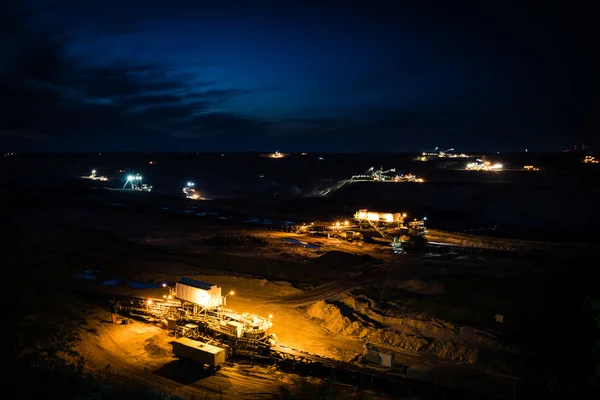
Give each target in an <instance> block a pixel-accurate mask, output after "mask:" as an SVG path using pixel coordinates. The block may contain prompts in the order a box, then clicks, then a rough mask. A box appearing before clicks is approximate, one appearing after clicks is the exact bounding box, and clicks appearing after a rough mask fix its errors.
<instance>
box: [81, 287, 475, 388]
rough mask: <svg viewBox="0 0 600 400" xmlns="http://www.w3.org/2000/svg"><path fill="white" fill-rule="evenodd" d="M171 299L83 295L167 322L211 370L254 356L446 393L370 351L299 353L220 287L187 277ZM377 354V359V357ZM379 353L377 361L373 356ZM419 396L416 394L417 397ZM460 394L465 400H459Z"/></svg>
mask: <svg viewBox="0 0 600 400" xmlns="http://www.w3.org/2000/svg"><path fill="white" fill-rule="evenodd" d="M163 286H164V287H165V288H168V289H169V291H170V293H171V295H169V296H167V295H165V296H163V298H162V299H157V298H150V299H149V298H144V297H138V296H124V295H115V294H109V293H104V292H101V291H89V290H85V291H81V292H80V294H81V295H82V296H86V297H90V298H91V300H94V301H95V302H99V303H101V304H104V305H105V306H106V307H107V308H108V309H109V310H110V311H111V312H112V313H113V314H117V313H120V314H125V315H129V316H132V317H137V318H142V319H145V320H146V321H148V322H152V323H154V322H157V321H164V322H166V326H167V329H168V330H169V331H172V332H174V334H175V336H176V338H175V341H174V342H173V353H174V354H175V355H176V356H177V357H180V358H184V359H187V360H192V361H195V362H196V363H200V364H204V365H205V366H207V367H208V368H209V369H215V368H218V367H219V366H220V365H221V364H222V363H223V362H225V360H226V359H227V358H230V357H232V356H234V355H235V356H237V357H242V358H244V357H246V358H247V357H249V358H251V360H253V361H257V362H259V361H260V362H265V363H268V364H271V365H274V366H275V367H276V368H277V369H281V370H285V371H289V372H300V373H308V374H316V375H315V376H324V377H327V376H330V375H331V373H335V374H337V375H338V377H342V375H344V376H346V377H347V379H348V382H349V383H357V384H360V383H358V382H364V381H365V379H366V380H367V381H370V382H373V381H374V380H378V381H381V382H387V383H390V384H393V385H394V387H395V388H396V389H399V388H404V389H406V390H407V393H415V394H417V393H421V394H423V395H429V394H434V393H435V394H437V393H439V390H440V389H441V388H439V387H437V386H436V385H434V384H432V383H431V382H428V381H423V380H420V379H415V378H413V377H411V374H410V371H411V368H410V367H409V366H407V365H404V364H396V363H395V362H393V361H392V362H391V363H384V362H380V361H377V360H375V361H374V359H375V358H376V359H379V358H382V357H381V355H382V354H383V355H386V353H385V352H377V351H376V350H377V349H374V348H367V347H365V348H366V351H365V354H364V355H363V356H360V357H358V358H356V359H355V360H353V361H350V362H343V361H340V360H334V359H331V358H327V357H322V356H319V355H317V354H310V353H308V352H305V351H302V350H298V349H293V348H290V347H287V346H285V345H284V344H282V343H281V342H280V341H279V340H278V339H277V337H276V336H275V335H274V334H269V333H268V331H269V329H270V328H271V327H272V326H273V324H272V322H271V319H270V316H269V317H268V318H264V317H260V316H258V315H254V314H250V313H238V312H236V311H234V310H232V309H229V308H226V299H227V296H229V295H233V294H234V293H233V292H229V293H228V294H227V295H225V296H222V294H221V288H220V287H219V286H217V285H213V284H210V283H206V282H202V281H197V280H194V279H188V278H182V279H180V280H179V281H178V282H177V283H176V286H175V288H171V287H169V286H167V285H166V284H164V285H163ZM374 352H375V353H377V354H375V353H374ZM373 354H375V357H373ZM415 391H416V392H415ZM453 392H454V390H453V389H450V388H444V390H443V393H444V394H445V395H449V397H447V398H461V399H468V398H473V397H471V396H469V394H466V393H464V392H462V391H461V392H459V393H453ZM455 394H458V396H459V397H453V396H454V395H455Z"/></svg>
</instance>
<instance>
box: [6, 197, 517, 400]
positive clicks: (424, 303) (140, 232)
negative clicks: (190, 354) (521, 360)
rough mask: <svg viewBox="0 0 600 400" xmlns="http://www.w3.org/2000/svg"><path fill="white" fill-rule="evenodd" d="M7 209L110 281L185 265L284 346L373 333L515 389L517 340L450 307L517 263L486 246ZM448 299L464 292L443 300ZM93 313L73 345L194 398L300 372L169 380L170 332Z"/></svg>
mask: <svg viewBox="0 0 600 400" xmlns="http://www.w3.org/2000/svg"><path fill="white" fill-rule="evenodd" d="M14 218H16V219H18V220H19V221H20V223H21V224H22V226H23V227H24V228H25V229H29V230H30V231H31V233H32V234H35V235H51V236H52V237H53V239H54V240H55V241H57V242H58V243H61V245H64V246H67V247H69V248H72V249H76V250H77V252H78V253H77V254H78V257H80V263H81V265H82V270H83V269H97V270H100V271H101V274H102V276H104V277H106V278H107V279H109V278H114V277H121V278H125V279H128V280H131V281H136V282H159V281H168V282H175V281H176V280H178V279H179V278H181V277H184V276H186V277H190V278H194V279H199V280H203V281H208V282H211V283H213V284H217V285H219V286H221V287H222V290H223V293H227V292H229V291H230V290H234V291H235V295H233V296H229V297H228V298H227V306H228V307H230V308H232V309H234V310H236V311H239V312H251V313H256V314H259V315H263V316H266V315H272V316H273V323H274V326H273V328H272V333H275V334H276V335H277V337H278V338H279V339H280V340H281V341H282V343H284V344H285V345H286V346H288V347H292V348H296V349H302V350H305V351H308V352H309V353H314V354H319V355H322V356H326V357H332V358H336V359H341V360H349V359H351V358H352V357H354V356H355V355H356V354H360V353H362V351H363V345H364V344H365V343H367V342H370V343H375V344H377V345H379V346H381V347H384V348H388V349H390V350H392V351H394V352H396V362H397V363H403V364H406V365H409V366H411V367H418V368H419V369H421V370H427V371H429V374H430V376H432V377H434V378H435V380H436V381H438V382H439V383H440V384H444V385H450V386H464V387H468V388H469V389H475V390H479V391H482V392H485V393H494V394H496V395H497V396H498V397H503V398H510V397H511V396H512V391H513V386H514V382H515V380H516V379H518V378H517V377H516V376H512V375H510V371H511V367H510V362H511V360H512V359H513V358H515V357H517V356H518V355H519V354H520V349H518V348H517V347H516V346H512V345H511V344H510V343H506V342H505V340H503V337H502V332H501V330H502V326H500V325H498V324H497V323H496V322H495V320H494V317H495V313H494V310H493V309H492V308H489V309H482V310H481V312H480V313H479V314H477V315H476V316H475V317H477V318H475V317H474V316H473V315H471V314H473V313H464V314H459V313H458V311H456V310H462V308H460V307H463V308H464V307H475V306H477V304H475V303H477V302H479V303H485V302H481V301H480V299H478V298H476V297H475V298H473V300H474V302H475V303H473V304H472V303H470V299H469V293H474V290H475V289H474V288H475V287H477V285H480V284H481V282H480V281H474V280H472V278H469V279H471V280H465V279H464V276H471V277H472V276H477V277H484V278H485V279H488V278H490V277H494V278H497V277H503V278H508V277H510V276H513V275H514V271H513V269H512V268H508V267H507V268H502V267H500V268H499V267H498V263H491V262H490V260H489V259H486V258H485V257H479V258H472V259H470V260H469V262H468V263H461V262H460V261H456V260H455V261H454V262H452V263H442V262H437V261H436V260H432V259H428V258H424V257H420V256H417V257H415V256H410V255H397V254H394V253H393V252H392V251H391V250H390V249H388V248H385V247H383V246H378V245H373V244H366V245H357V244H355V243H349V242H345V241H340V240H329V239H323V238H308V237H303V236H301V235H296V234H290V233H283V232H277V231H271V230H264V229H258V228H248V227H240V226H239V225H236V224H232V223H229V222H228V221H218V220H214V219H213V220H208V219H205V220H203V219H192V218H186V216H182V215H168V214H164V213H154V214H153V213H148V212H141V211H140V212H136V211H132V210H129V209H119V208H90V207H86V206H85V205H79V206H73V207H64V208H60V209H56V208H53V209H30V210H28V211H27V212H23V213H21V214H15V215H14ZM287 239H296V240H299V241H301V242H302V243H305V244H308V245H311V246H303V245H298V244H294V243H291V242H288V241H287ZM312 247H316V248H312ZM484 278H481V279H484ZM457 282H460V283H461V285H462V286H461V285H459V284H458V283H457ZM463 282H467V283H463ZM81 285H82V287H85V285H88V286H93V287H94V289H95V290H98V289H101V290H104V291H108V292H111V291H112V292H116V293H121V294H135V295H137V296H145V297H146V296H147V297H150V298H161V297H162V296H163V295H164V294H165V293H166V292H165V290H166V289H132V288H130V287H128V286H127V285H125V284H123V285H119V286H114V287H113V286H103V285H98V282H97V281H91V282H82V283H81ZM469 285H474V286H469ZM455 297H460V299H459V300H460V301H459V303H457V304H454V303H450V302H449V301H450V300H455ZM457 301H458V300H457ZM461 302H462V303H461ZM467 303H468V304H467ZM92 319H93V321H92V322H93V324H94V326H95V327H96V328H97V332H98V333H97V335H92V334H90V335H88V337H86V339H85V340H84V341H83V342H82V344H81V348H80V350H81V352H82V354H83V356H84V357H85V359H86V361H87V362H88V366H89V368H90V369H92V370H94V371H95V372H96V373H99V374H107V375H110V376H112V375H114V374H115V373H116V374H117V375H119V374H121V375H123V376H130V377H135V379H139V380H142V381H145V380H147V381H152V382H154V383H155V384H156V385H165V386H167V387H169V388H170V389H172V390H177V391H179V392H181V393H184V394H185V393H187V395H194V396H200V395H205V394H206V393H209V394H211V395H215V396H216V395H217V394H219V391H220V392H221V395H223V398H252V397H248V396H251V394H252V396H254V395H256V396H260V395H259V394H258V393H264V394H265V396H267V395H270V396H272V394H273V393H274V391H277V390H278V388H279V387H280V386H282V385H292V386H294V385H295V386H301V385H302V384H303V382H305V381H302V380H301V379H300V378H299V377H298V376H295V375H290V374H284V373H280V372H276V371H273V370H270V369H269V368H265V367H262V366H248V365H243V364H234V363H228V364H227V365H226V366H225V367H224V368H223V369H222V370H221V371H220V372H219V373H217V374H216V375H214V376H210V377H197V379H196V380H192V381H190V382H186V383H177V380H176V379H175V378H174V377H173V375H172V371H171V369H173V368H175V367H165V365H170V364H171V363H173V362H174V360H173V358H172V355H171V353H170V346H169V340H170V337H169V336H168V335H167V334H166V332H165V331H164V330H161V328H159V327H155V326H152V325H148V324H145V323H141V322H134V323H133V324H127V325H112V324H108V323H105V322H103V321H104V320H107V319H108V316H107V315H102V312H100V311H97V312H96V314H93V317H92ZM490 359H493V360H494V362H490ZM507 371H508V372H507ZM111 374H112V375H111ZM169 374H171V375H169ZM113 378H115V377H113ZM115 379H116V378H115ZM474 382H477V384H475V385H474ZM228 396H229V397H228ZM256 398H259V397H256Z"/></svg>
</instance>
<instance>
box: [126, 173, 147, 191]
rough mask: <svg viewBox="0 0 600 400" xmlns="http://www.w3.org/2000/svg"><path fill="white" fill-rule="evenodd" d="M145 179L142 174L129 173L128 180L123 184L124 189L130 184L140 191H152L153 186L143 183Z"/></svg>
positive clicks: (132, 187)
mask: <svg viewBox="0 0 600 400" xmlns="http://www.w3.org/2000/svg"><path fill="white" fill-rule="evenodd" d="M143 180H144V177H143V176H142V175H140V174H135V175H127V180H126V181H125V184H124V185H123V189H125V188H126V187H127V186H129V187H130V188H131V189H133V190H138V191H140V192H151V191H152V186H150V185H148V184H147V183H142V181H143Z"/></svg>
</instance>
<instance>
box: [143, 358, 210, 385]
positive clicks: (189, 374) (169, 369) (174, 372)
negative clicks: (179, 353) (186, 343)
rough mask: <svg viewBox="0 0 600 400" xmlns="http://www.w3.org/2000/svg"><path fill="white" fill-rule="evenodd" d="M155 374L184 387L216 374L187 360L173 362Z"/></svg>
mask: <svg viewBox="0 0 600 400" xmlns="http://www.w3.org/2000/svg"><path fill="white" fill-rule="evenodd" d="M153 373H154V374H156V375H158V376H160V377H162V378H166V379H169V380H172V381H174V382H177V383H179V384H182V385H189V384H192V383H194V382H197V381H199V380H201V379H204V378H208V377H209V376H212V375H214V374H215V372H214V371H211V370H209V369H207V368H204V367H203V366H202V365H200V364H197V363H193V362H189V361H186V360H175V361H171V362H170V363H167V364H165V365H163V366H162V367H160V368H159V369H157V370H156V371H154V372H153Z"/></svg>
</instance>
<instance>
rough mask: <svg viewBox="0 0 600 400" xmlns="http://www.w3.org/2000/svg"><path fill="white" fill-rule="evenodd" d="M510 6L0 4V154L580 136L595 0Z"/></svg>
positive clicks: (592, 67) (542, 142) (40, 0)
mask: <svg viewBox="0 0 600 400" xmlns="http://www.w3.org/2000/svg"><path fill="white" fill-rule="evenodd" d="M5 3H6V5H5ZM508 3H510V2H500V1H469V2H465V1H463V2H461V1H439V2H432V1H414V2H402V1H401V0H397V1H389V2H378V1H369V2H360V1H347V2H339V1H336V2H333V1H321V2H316V1H313V2H302V3H301V2H296V1H293V0H290V1H278V2H259V1H252V0H246V1H199V0H198V1H190V0H185V1H180V0H169V1H156V0H145V1H134V0H119V1H116V0H104V1H97V0H86V1H75V0H62V1H52V0H21V1H17V0H5V1H4V2H3V5H2V6H1V8H2V9H4V8H7V9H9V10H8V12H4V11H3V12H1V13H0V51H1V54H0V56H1V57H0V96H1V97H2V104H1V108H0V109H1V110H2V111H1V114H0V115H1V118H0V148H1V149H2V150H4V151H105V152H106V151H246V150H247V151H274V150H277V149H279V150H280V151H338V152H346V151H421V150H426V149H432V148H434V147H436V146H440V147H442V148H446V147H454V148H456V149H457V150H464V151H468V150H483V151H486V150H489V151H523V150H524V149H525V148H528V149H529V151H535V150H541V151H547V150H561V149H563V148H568V147H573V145H575V144H587V145H592V146H593V145H594V144H595V143H594V138H595V136H596V135H597V132H598V125H599V124H598V118H597V112H598V106H599V102H598V93H599V91H598V89H599V87H598V83H597V78H596V75H597V73H598V70H599V69H598V66H599V65H598V62H597V61H596V60H595V59H596V54H595V53H596V52H597V44H596V43H595V42H594V41H593V39H592V37H593V36H594V34H593V33H595V32H592V27H593V26H594V25H595V23H593V22H594V21H593V20H592V18H593V16H594V15H595V14H594V13H593V12H592V5H591V4H592V3H593V2H588V3H589V4H590V6H589V8H588V9H585V8H584V7H583V6H579V5H577V4H578V3H581V4H583V3H584V2H578V1H574V2H541V1H540V2H538V3H537V4H538V6H534V3H533V2H531V1H523V2H515V3H514V4H518V8H511V7H510V4H508ZM550 3H551V4H550ZM323 4H325V5H323ZM553 4H560V6H559V5H557V6H553ZM574 4H575V5H574ZM23 5H27V7H24V6H23ZM539 5H543V6H541V7H540V6H539ZM598 146H600V143H599V144H598Z"/></svg>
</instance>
